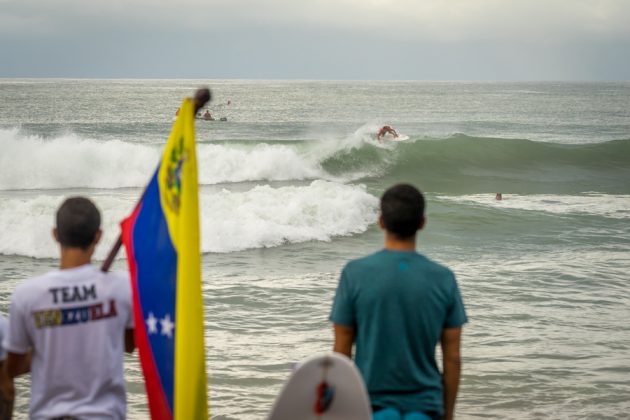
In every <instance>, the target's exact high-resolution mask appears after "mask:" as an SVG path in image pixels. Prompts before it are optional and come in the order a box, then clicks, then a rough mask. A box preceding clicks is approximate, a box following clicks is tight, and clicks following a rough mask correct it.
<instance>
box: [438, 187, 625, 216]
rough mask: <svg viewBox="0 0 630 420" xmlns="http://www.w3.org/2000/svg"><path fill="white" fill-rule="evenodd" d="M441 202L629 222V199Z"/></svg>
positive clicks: (592, 196)
mask: <svg viewBox="0 0 630 420" xmlns="http://www.w3.org/2000/svg"><path fill="white" fill-rule="evenodd" d="M438 198H439V199H441V200H446V201H452V202H456V203H462V204H474V205H481V206H488V207H492V208H496V209H505V210H525V211H537V212H545V213H552V214H559V215H589V216H601V217H607V218H611V219H630V195H609V194H599V193H585V194H580V195H555V194H541V195H538V194H533V195H525V196H524V195H503V199H502V200H501V201H497V200H495V198H494V196H493V195H491V194H473V195H462V196H438Z"/></svg>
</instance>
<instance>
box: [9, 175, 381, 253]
mask: <svg viewBox="0 0 630 420" xmlns="http://www.w3.org/2000/svg"><path fill="white" fill-rule="evenodd" d="M137 194H138V193H137V192H129V191H127V192H115V193H114V192H111V193H102V194H99V195H95V196H93V197H91V198H92V199H93V200H94V201H95V203H96V204H97V206H98V207H99V208H100V209H101V212H102V214H103V230H104V237H103V240H102V244H101V245H100V246H99V247H98V248H97V252H96V258H97V259H103V258H104V257H105V256H106V254H107V252H108V251H109V248H110V247H111V245H112V244H113V243H114V241H115V239H116V237H117V235H118V234H119V232H120V229H119V226H118V224H119V222H120V221H121V220H122V219H123V218H124V217H125V216H126V215H128V214H129V213H130V212H131V211H132V209H133V207H134V203H135V201H136V199H137ZM68 195H69V194H65V193H64V194H54V193H51V194H37V195H32V194H24V193H22V194H19V195H17V196H14V195H11V194H10V193H4V194H2V197H0V237H2V239H3V240H2V242H1V243H0V253H2V254H16V255H25V256H31V257H36V258H55V257H57V255H58V250H57V246H56V244H55V242H54V241H53V239H52V237H51V229H52V227H53V225H54V213H55V211H56V209H57V207H58V206H59V205H60V204H61V202H62V201H63V200H64V199H65V198H66V197H67V196H68ZM200 203H201V231H202V232H201V236H202V251H203V252H232V251H238V250H244V249H251V248H261V247H274V246H278V245H280V244H283V243H296V242H304V241H312V240H313V241H329V240H331V239H332V238H333V237H335V236H343V235H351V234H356V233H360V232H363V231H365V230H366V229H367V228H368V226H369V225H370V224H371V223H373V222H374V221H375V220H376V214H377V205H378V199H377V198H376V197H374V196H372V195H370V194H368V193H367V192H366V191H365V188H364V187H363V186H350V185H344V184H338V183H334V182H328V181H313V182H312V183H311V184H310V185H306V186H289V187H280V188H272V187H270V186H259V187H255V188H253V189H251V190H249V191H245V192H232V191H229V190H227V189H223V190H221V191H214V192H208V191H204V192H202V193H201V196H200ZM119 256H124V252H121V253H120V254H119Z"/></svg>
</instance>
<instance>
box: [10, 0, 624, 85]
mask: <svg viewBox="0 0 630 420" xmlns="http://www.w3.org/2000/svg"><path fill="white" fill-rule="evenodd" d="M0 77H96V78H101V77H102V78H110V77H111V78H210V79H213V78H231V79H242V78H252V79H261V78H262V79H405V80H408V79H411V80H630V0H164V1H160V0H100V1H98V2H96V1H92V0H0Z"/></svg>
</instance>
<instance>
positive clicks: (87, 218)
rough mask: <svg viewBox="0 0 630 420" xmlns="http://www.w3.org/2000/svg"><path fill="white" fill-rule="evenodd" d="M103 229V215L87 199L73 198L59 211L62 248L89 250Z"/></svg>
mask: <svg viewBox="0 0 630 420" xmlns="http://www.w3.org/2000/svg"><path fill="white" fill-rule="evenodd" d="M100 227H101V214H100V212H99V211H98V209H97V208H96V206H95V205H94V203H92V202H91V201H90V200H88V199H87V198H85V197H71V198H68V199H67V200H66V201H64V202H63V204H61V207H59V210H57V236H58V238H59V243H60V244H61V246H64V247H69V248H81V249H87V248H88V247H89V246H90V245H91V244H92V243H93V242H94V238H95V237H96V232H98V230H99V228H100Z"/></svg>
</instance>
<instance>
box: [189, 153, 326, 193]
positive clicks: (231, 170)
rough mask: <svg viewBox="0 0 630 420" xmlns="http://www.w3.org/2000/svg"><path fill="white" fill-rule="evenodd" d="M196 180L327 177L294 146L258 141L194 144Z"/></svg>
mask: <svg viewBox="0 0 630 420" xmlns="http://www.w3.org/2000/svg"><path fill="white" fill-rule="evenodd" d="M197 155H198V156H197V160H198V161H199V164H198V167H199V181H200V183H202V184H205V185H210V184H219V183H226V182H243V181H258V180H266V181H288V180H305V179H315V178H318V177H326V174H325V173H324V171H323V170H322V169H321V168H320V166H319V162H318V160H317V159H309V158H308V157H307V156H301V155H300V154H299V152H298V151H297V149H296V147H295V146H293V147H292V146H289V145H286V146H285V145H269V144H265V143H261V144H257V145H255V146H254V147H253V148H252V147H251V146H247V145H233V146H231V145H211V144H202V145H198V146H197Z"/></svg>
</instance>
